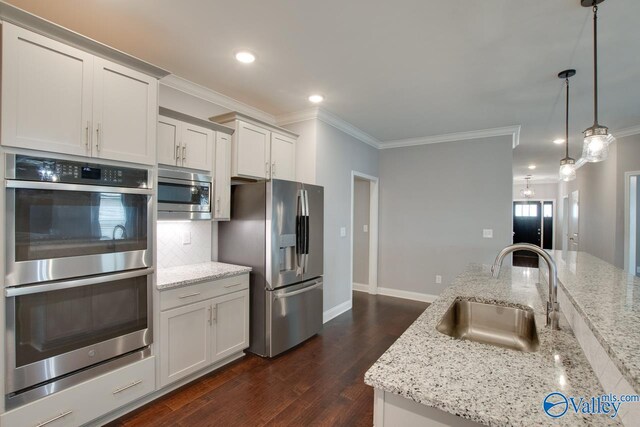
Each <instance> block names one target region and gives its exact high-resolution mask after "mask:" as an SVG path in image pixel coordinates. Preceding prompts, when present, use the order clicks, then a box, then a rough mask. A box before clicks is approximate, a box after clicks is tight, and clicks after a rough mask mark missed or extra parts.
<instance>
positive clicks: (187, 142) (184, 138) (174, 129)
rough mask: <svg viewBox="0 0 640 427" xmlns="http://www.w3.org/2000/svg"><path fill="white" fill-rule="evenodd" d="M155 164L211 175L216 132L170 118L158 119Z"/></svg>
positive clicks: (159, 117) (162, 117)
mask: <svg viewBox="0 0 640 427" xmlns="http://www.w3.org/2000/svg"><path fill="white" fill-rule="evenodd" d="M157 129H158V142H157V151H158V163H159V164H163V165H172V166H182V167H185V168H190V169H198V170H202V171H207V172H211V171H212V169H213V155H214V150H215V141H214V138H215V132H214V131H213V130H211V129H207V128H204V127H201V126H197V125H193V124H191V123H186V122H183V121H180V120H176V119H173V118H170V117H165V116H158V127H157Z"/></svg>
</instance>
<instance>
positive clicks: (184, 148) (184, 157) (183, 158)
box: [182, 145, 187, 166]
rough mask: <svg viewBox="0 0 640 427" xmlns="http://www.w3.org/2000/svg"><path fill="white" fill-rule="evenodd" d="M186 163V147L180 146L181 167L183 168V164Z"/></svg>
mask: <svg viewBox="0 0 640 427" xmlns="http://www.w3.org/2000/svg"><path fill="white" fill-rule="evenodd" d="M186 161H187V146H186V145H183V146H182V165H183V166H184V162H186Z"/></svg>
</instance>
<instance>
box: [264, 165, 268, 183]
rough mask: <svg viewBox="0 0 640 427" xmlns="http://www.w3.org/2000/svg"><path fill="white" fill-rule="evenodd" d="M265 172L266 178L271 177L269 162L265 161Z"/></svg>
mask: <svg viewBox="0 0 640 427" xmlns="http://www.w3.org/2000/svg"><path fill="white" fill-rule="evenodd" d="M264 173H265V175H266V178H267V179H268V178H269V162H264Z"/></svg>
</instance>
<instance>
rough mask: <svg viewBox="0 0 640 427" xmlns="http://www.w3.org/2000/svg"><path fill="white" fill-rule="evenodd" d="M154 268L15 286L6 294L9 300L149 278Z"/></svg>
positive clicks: (8, 289) (6, 291)
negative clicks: (118, 281)
mask: <svg viewBox="0 0 640 427" xmlns="http://www.w3.org/2000/svg"><path fill="white" fill-rule="evenodd" d="M153 271H154V268H153V267H151V268H145V269H142V270H134V271H126V272H124V273H116V274H107V275H101V276H92V277H88V278H86V279H75V280H65V281H63V282H53V283H46V284H42V285H27V286H15V287H12V288H6V289H5V291H4V294H5V296H6V297H7V298H12V297H19V296H23V295H31V294H38V293H42V292H50V291H59V290H61V289H70V288H77V287H80V286H88V285H97V284H100V283H104V282H113V281H115V280H123V279H131V278H134V277H139V276H148V275H149V274H152V273H153Z"/></svg>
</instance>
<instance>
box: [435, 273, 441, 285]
mask: <svg viewBox="0 0 640 427" xmlns="http://www.w3.org/2000/svg"><path fill="white" fill-rule="evenodd" d="M436 283H442V276H441V275H439V274H436Z"/></svg>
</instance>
